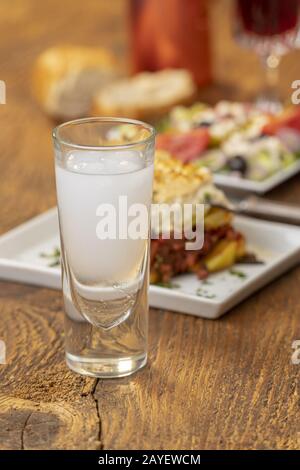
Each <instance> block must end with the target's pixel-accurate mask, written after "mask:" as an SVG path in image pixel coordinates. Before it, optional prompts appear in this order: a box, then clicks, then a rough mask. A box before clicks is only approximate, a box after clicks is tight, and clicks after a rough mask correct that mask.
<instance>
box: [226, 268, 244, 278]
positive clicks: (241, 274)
mask: <svg viewBox="0 0 300 470" xmlns="http://www.w3.org/2000/svg"><path fill="white" fill-rule="evenodd" d="M229 273H230V274H231V275H232V276H236V277H239V278H240V279H245V278H246V277H247V274H246V273H244V272H243V271H238V270H237V269H230V271H229Z"/></svg>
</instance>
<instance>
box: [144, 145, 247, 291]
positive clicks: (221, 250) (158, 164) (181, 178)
mask: <svg viewBox="0 0 300 470" xmlns="http://www.w3.org/2000/svg"><path fill="white" fill-rule="evenodd" d="M153 202H154V203H168V204H172V203H177V204H178V203H179V205H181V206H182V205H183V204H186V203H192V204H196V203H198V204H205V206H204V207H205V209H204V214H205V215H204V244H203V246H202V248H200V249H197V250H187V249H186V246H185V244H186V241H187V239H186V238H185V237H184V236H183V238H181V239H176V238H175V235H174V233H172V236H171V237H170V238H169V239H164V238H163V235H162V234H163V229H164V227H163V226H162V229H161V226H159V228H158V230H161V232H160V233H159V236H158V237H157V238H154V237H153V238H152V240H151V276H150V280H151V282H152V283H168V282H169V280H170V279H171V278H172V277H173V276H175V275H177V274H182V273H187V272H194V273H196V274H197V276H198V277H199V278H200V279H205V278H206V277H207V276H208V275H209V273H213V272H216V271H220V270H222V269H226V268H229V267H230V266H232V265H233V264H234V263H235V262H236V261H238V260H240V259H241V258H243V257H244V255H245V252H246V247H245V239H244V236H243V235H242V234H241V233H240V232H238V231H236V230H235V228H234V227H233V225H232V222H233V216H232V214H231V213H230V212H229V211H227V210H226V209H221V208H217V207H212V205H213V203H215V204H219V205H222V206H226V204H227V201H226V198H225V196H224V194H223V192H222V191H220V190H219V189H217V188H216V187H215V186H214V184H213V183H212V176H211V173H210V172H209V171H208V170H207V169H205V168H200V167H199V168H196V169H195V167H194V166H193V165H191V164H183V163H181V162H179V161H178V160H176V159H174V158H172V156H171V155H170V154H169V152H167V151H162V150H157V152H156V157H155V168H154V191H153ZM193 223H194V222H193V220H191V221H190V224H191V226H193ZM152 224H153V217H152ZM154 229H156V227H154Z"/></svg>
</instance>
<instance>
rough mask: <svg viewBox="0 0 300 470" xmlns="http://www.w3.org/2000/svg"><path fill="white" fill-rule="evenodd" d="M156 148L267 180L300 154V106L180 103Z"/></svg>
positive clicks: (234, 173) (217, 168)
mask: <svg viewBox="0 0 300 470" xmlns="http://www.w3.org/2000/svg"><path fill="white" fill-rule="evenodd" d="M158 131H159V132H160V134H159V135H158V138H157V148H159V149H165V150H167V151H169V152H170V153H171V154H172V155H173V156H174V157H176V158H178V159H179V160H181V161H182V162H193V163H194V164H196V166H199V167H202V166H203V167H208V168H209V169H210V170H211V171H213V172H215V173H219V174H227V175H232V176H236V177H239V178H247V179H250V180H253V181H263V180H264V179H266V178H268V177H270V176H272V175H273V174H275V173H277V172H279V171H281V170H283V169H285V168H287V167H289V166H290V165H292V164H293V163H294V162H295V161H296V160H297V158H298V157H299V154H300V111H299V110H298V109H297V108H291V109H288V110H285V111H284V112H282V113H280V114H278V115H271V114H268V113H263V112H262V111H261V110H259V109H257V108H256V107H255V106H254V105H251V104H247V103H235V102H228V101H220V102H219V103H218V104H217V105H216V106H214V107H211V106H208V105H205V104H203V103H196V104H194V105H192V106H190V107H185V106H176V107H175V108H173V109H172V110H171V111H170V113H169V115H168V116H167V117H166V118H164V119H163V120H162V121H161V122H160V123H159V125H158Z"/></svg>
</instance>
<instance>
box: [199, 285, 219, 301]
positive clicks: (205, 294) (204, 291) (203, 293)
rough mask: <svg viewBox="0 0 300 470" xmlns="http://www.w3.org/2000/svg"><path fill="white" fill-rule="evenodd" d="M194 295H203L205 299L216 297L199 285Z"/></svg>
mask: <svg viewBox="0 0 300 470" xmlns="http://www.w3.org/2000/svg"><path fill="white" fill-rule="evenodd" d="M196 295H197V296H198V297H204V298H205V299H215V297H216V295H215V294H211V293H210V292H207V291H206V290H205V289H202V288H201V287H199V288H198V289H197V290H196Z"/></svg>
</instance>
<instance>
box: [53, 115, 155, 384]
mask: <svg viewBox="0 0 300 470" xmlns="http://www.w3.org/2000/svg"><path fill="white" fill-rule="evenodd" d="M53 142H54V151H55V175H56V189H57V204H58V213H59V225H60V240H61V263H62V287H63V298H64V310H65V349H66V362H67V365H68V366H69V367H70V368H71V369H72V370H73V371H75V372H77V373H80V374H83V375H91V376H96V377H110V378H112V377H122V376H126V375H129V374H132V373H133V372H135V371H137V370H138V369H140V368H141V367H143V366H144V365H145V364H146V362H147V330H148V285H149V273H148V271H149V247H150V227H149V225H150V208H151V198H152V183H153V162H154V145H155V131H154V129H153V128H152V127H151V126H150V125H148V124H145V123H143V122H140V121H134V120H129V119H119V118H87V119H78V120H75V121H70V122H67V123H64V124H61V125H60V126H58V127H56V128H55V129H54V131H53Z"/></svg>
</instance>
